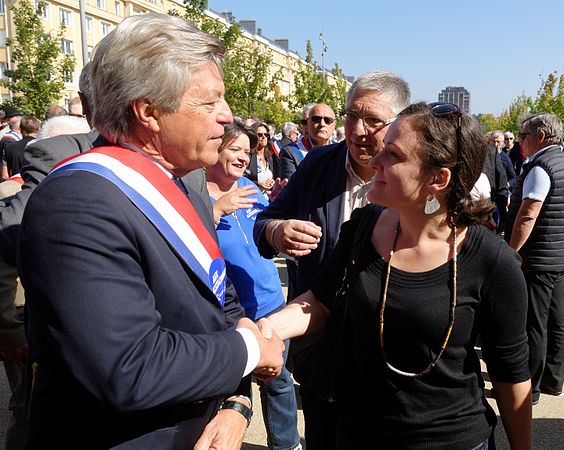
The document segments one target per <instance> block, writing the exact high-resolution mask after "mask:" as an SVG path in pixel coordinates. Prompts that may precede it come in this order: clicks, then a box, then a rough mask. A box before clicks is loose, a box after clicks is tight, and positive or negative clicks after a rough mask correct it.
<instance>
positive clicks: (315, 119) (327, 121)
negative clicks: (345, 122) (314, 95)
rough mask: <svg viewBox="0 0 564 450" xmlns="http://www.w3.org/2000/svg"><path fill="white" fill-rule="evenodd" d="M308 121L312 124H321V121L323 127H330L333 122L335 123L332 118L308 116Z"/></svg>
mask: <svg viewBox="0 0 564 450" xmlns="http://www.w3.org/2000/svg"><path fill="white" fill-rule="evenodd" d="M310 119H311V121H312V122H313V123H321V121H322V120H323V122H325V125H331V124H332V123H333V122H335V118H334V117H327V116H310Z"/></svg>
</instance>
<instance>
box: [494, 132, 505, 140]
mask: <svg viewBox="0 0 564 450" xmlns="http://www.w3.org/2000/svg"><path fill="white" fill-rule="evenodd" d="M496 137H500V138H501V139H505V135H504V134H503V131H501V130H495V131H492V140H494V139H495V138H496Z"/></svg>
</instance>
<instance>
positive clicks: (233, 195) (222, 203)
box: [213, 185, 258, 224]
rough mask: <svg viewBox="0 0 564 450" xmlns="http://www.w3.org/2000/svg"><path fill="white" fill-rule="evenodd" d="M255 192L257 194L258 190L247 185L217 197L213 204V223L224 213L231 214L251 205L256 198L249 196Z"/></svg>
mask: <svg viewBox="0 0 564 450" xmlns="http://www.w3.org/2000/svg"><path fill="white" fill-rule="evenodd" d="M256 194H258V191H257V190H256V189H255V188H254V187H253V186H251V185H248V186H243V187H240V188H237V189H235V190H234V191H232V192H228V193H227V194H224V195H222V196H221V197H219V198H218V199H217V201H216V202H215V203H214V204H213V218H214V220H215V223H216V224H217V223H219V221H220V219H221V217H222V216H225V215H226V214H231V213H232V212H234V211H237V210H238V209H241V208H243V209H245V208H250V207H251V206H253V205H254V204H255V203H256V201H257V199H256V197H251V196H252V195H256Z"/></svg>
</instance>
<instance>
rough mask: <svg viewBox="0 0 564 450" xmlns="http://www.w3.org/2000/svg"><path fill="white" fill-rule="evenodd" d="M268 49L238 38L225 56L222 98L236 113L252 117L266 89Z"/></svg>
mask: <svg viewBox="0 0 564 450" xmlns="http://www.w3.org/2000/svg"><path fill="white" fill-rule="evenodd" d="M271 61H272V56H271V55H270V53H263V52H262V51H261V50H260V49H259V48H256V47H255V48H250V46H248V45H245V44H243V43H242V42H238V43H237V44H236V45H235V46H234V47H233V49H231V51H230V52H229V53H228V54H227V56H226V57H225V61H224V65H223V79H224V82H225V99H226V100H227V103H229V106H230V107H231V109H232V110H233V112H234V113H235V114H236V115H239V116H242V117H253V116H257V115H258V114H259V110H260V109H262V108H261V107H260V105H261V104H262V103H263V102H264V100H265V99H266V98H267V96H268V93H269V84H268V80H269V79H270V74H269V70H270V69H269V68H270V63H271Z"/></svg>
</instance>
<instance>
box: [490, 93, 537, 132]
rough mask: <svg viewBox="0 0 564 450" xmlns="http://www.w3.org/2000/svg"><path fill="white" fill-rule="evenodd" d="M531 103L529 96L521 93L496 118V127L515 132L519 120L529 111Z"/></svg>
mask: <svg viewBox="0 0 564 450" xmlns="http://www.w3.org/2000/svg"><path fill="white" fill-rule="evenodd" d="M531 105H532V100H531V97H528V96H526V95H525V94H521V95H520V96H519V97H517V98H516V99H515V100H513V101H512V102H511V105H509V108H508V109H507V110H506V111H505V112H503V114H501V116H500V117H499V119H498V126H497V128H499V129H500V130H505V131H511V132H512V133H514V134H517V133H518V132H519V124H520V123H521V120H522V119H523V118H524V117H525V116H526V115H527V114H529V113H530V111H531Z"/></svg>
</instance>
